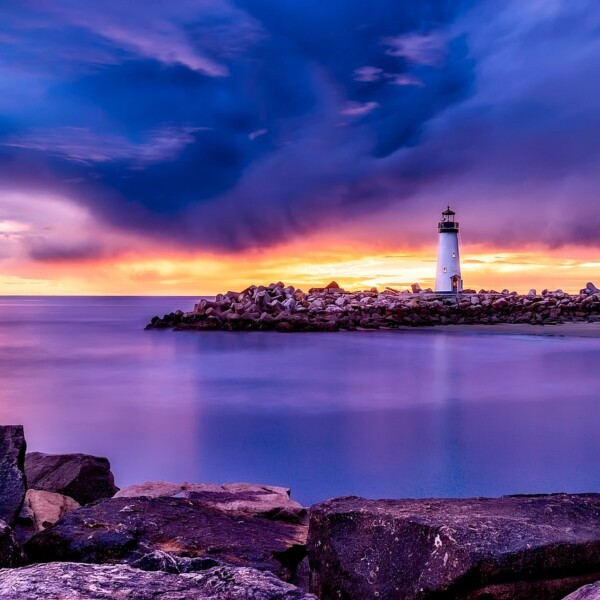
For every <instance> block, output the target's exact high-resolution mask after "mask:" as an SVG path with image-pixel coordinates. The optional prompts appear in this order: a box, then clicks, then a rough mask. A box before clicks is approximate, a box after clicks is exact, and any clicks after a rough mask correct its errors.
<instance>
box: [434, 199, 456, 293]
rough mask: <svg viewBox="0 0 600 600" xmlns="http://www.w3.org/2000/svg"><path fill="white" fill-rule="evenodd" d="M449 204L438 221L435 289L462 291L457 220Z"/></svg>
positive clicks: (440, 290) (442, 291)
mask: <svg viewBox="0 0 600 600" xmlns="http://www.w3.org/2000/svg"><path fill="white" fill-rule="evenodd" d="M455 216H456V213H455V212H454V211H453V210H450V206H448V208H447V209H446V210H445V211H444V212H443V213H442V220H441V221H440V222H439V223H438V232H439V244H438V261H437V274H436V277H435V291H436V292H439V293H454V294H458V292H462V289H463V281H462V277H461V274H460V253H459V251H458V221H456V219H455V218H454V217H455Z"/></svg>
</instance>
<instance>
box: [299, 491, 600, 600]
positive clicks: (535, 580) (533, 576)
mask: <svg viewBox="0 0 600 600" xmlns="http://www.w3.org/2000/svg"><path fill="white" fill-rule="evenodd" d="M308 557H309V562H310V566H311V587H310V589H311V591H312V592H313V593H315V594H316V595H318V596H319V598H321V600H329V599H333V598H336V599H337V598H345V599H347V600H352V599H356V600H363V599H364V598H379V599H380V600H386V599H390V600H391V599H397V598H402V599H403V600H412V599H415V600H416V599H418V600H426V599H429V598H436V599H438V598H439V599H446V598H447V599H453V600H456V599H465V600H466V599H475V598H486V600H494V599H496V600H530V599H532V598H536V599H537V600H554V599H556V600H558V599H559V598H563V597H564V596H565V595H566V594H568V593H570V592H572V591H573V590H575V589H577V588H578V587H580V586H581V585H583V584H585V583H589V582H590V581H596V580H598V579H600V495H598V494H590V495H565V494H560V495H551V496H521V497H518V496H515V497H504V498H495V499H477V498H475V499H464V500H364V499H361V498H341V499H336V500H330V501H328V502H323V503H321V504H317V505H316V506H314V507H312V508H311V514H310V534H309V540H308Z"/></svg>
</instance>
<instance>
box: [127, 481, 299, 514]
mask: <svg viewBox="0 0 600 600" xmlns="http://www.w3.org/2000/svg"><path fill="white" fill-rule="evenodd" d="M140 496H148V497H151V498H159V497H161V496H164V497H169V496H170V497H173V498H192V499H193V500H201V501H202V502H204V503H205V504H210V505H212V506H214V507H215V508H219V509H221V510H225V511H233V512H243V513H247V514H251V515H258V516H262V517H268V518H273V519H277V520H280V521H290V522H295V523H304V522H306V519H307V511H306V509H305V508H304V507H303V506H302V505H301V504H299V503H298V502H296V501H294V500H292V499H291V498H290V490H289V488H284V487H276V486H270V485H257V484H255V483H226V484H223V485H216V484H213V483H168V482H165V481H150V482H148V483H142V484H140V485H131V486H129V487H126V488H123V489H122V490H119V491H118V492H117V493H116V494H115V498H136V497H140Z"/></svg>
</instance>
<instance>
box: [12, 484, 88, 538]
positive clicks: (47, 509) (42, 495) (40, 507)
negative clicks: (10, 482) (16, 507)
mask: <svg viewBox="0 0 600 600" xmlns="http://www.w3.org/2000/svg"><path fill="white" fill-rule="evenodd" d="M77 508H79V503H78V502H77V501H76V500H73V498H69V496H63V495H62V494H56V493H54V492H45V491H42V490H27V493H26V494H25V502H24V503H23V507H22V508H21V513H20V514H19V518H18V520H17V525H16V527H15V534H16V536H17V539H18V540H19V541H20V542H21V543H24V542H26V541H27V540H28V539H29V538H31V536H32V535H34V534H36V533H38V532H39V531H42V530H44V529H46V528H47V527H50V526H51V525H54V523H56V522H57V521H59V520H60V519H62V518H63V517H64V516H65V515H67V514H69V513H70V512H71V511H73V510H75V509H77Z"/></svg>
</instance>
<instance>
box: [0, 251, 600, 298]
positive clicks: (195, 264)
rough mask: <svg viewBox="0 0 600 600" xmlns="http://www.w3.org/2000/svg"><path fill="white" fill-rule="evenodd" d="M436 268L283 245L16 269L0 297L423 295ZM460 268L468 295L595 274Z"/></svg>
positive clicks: (586, 266) (530, 264) (417, 260)
mask: <svg viewBox="0 0 600 600" xmlns="http://www.w3.org/2000/svg"><path fill="white" fill-rule="evenodd" d="M435 261H436V247H435V246H434V245H431V246H427V247H422V248H416V249H410V248H406V249H402V250H401V251H398V250H397V249H394V248H388V249H381V248H377V249H376V250H374V249H373V248H369V247H348V246H343V245H341V244H335V245H332V246H331V247H323V248H322V249H321V250H319V251H316V250H311V251H305V252H304V253H302V252H301V249H300V248H299V247H298V244H289V245H283V246H279V247H275V248H272V249H269V251H250V252H246V253H244V254H242V255H239V254H232V255H219V256H216V255H214V254H212V255H211V254H197V255H187V256H183V255H181V254H179V255H178V254H176V253H172V254H165V255H163V254H155V255H152V254H149V255H146V256H145V255H141V254H140V255H135V254H129V255H123V256H120V257H115V258H114V259H103V260H90V261H89V262H67V261H64V262H57V263H44V264H43V265H36V264H30V265H28V266H27V267H26V268H23V266H22V265H19V269H18V271H19V272H14V273H11V272H10V270H8V272H5V273H3V274H2V275H0V294H7V295H11V294H18V295H26V294H42V295H46V294H47V295H54V294H65V295H95V294H99V295H186V296H188V295H189V296H197V295H214V294H217V293H220V292H224V291H227V290H229V289H233V290H241V289H244V288H245V287H247V286H249V285H251V284H253V283H257V282H258V283H265V284H268V283H270V282H272V281H279V280H282V281H284V282H285V283H286V284H290V285H294V286H296V287H301V288H305V289H306V288H310V287H313V286H320V285H323V284H325V283H328V282H329V281H331V280H333V279H334V280H336V281H337V282H338V283H339V284H340V285H341V286H342V287H344V288H345V289H348V290H360V289H368V288H371V287H377V288H378V289H379V290H383V289H384V288H385V287H388V286H389V287H391V288H394V289H405V288H407V287H408V286H410V284H412V283H415V282H417V283H419V284H420V285H421V287H423V288H426V287H432V286H433V283H434V276H435ZM462 264H463V277H464V280H465V286H466V287H468V288H473V289H477V290H479V289H480V288H484V289H492V288H494V289H502V288H509V289H510V290H517V291H519V292H527V291H528V290H529V288H531V287H534V288H537V289H539V290H541V289H543V288H549V289H557V288H559V287H560V288H561V289H563V290H564V291H567V292H578V291H579V289H580V288H581V287H582V286H583V285H585V282H586V281H588V280H590V279H592V280H593V279H594V276H595V274H596V273H597V272H598V271H599V270H600V261H597V260H596V261H595V260H593V258H591V257H590V252H589V250H586V249H582V248H577V247H571V248H567V249H565V248H562V249H560V251H548V250H544V249H528V250H526V251H522V252H514V251H513V252H506V251H502V249H500V248H494V249H492V248H483V247H481V246H476V245H473V246H468V245H466V246H464V247H463V259H462ZM596 278H597V277H596Z"/></svg>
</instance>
